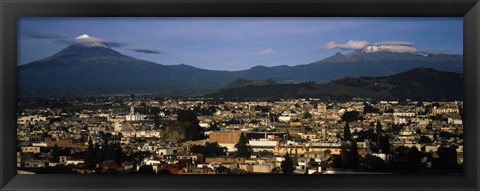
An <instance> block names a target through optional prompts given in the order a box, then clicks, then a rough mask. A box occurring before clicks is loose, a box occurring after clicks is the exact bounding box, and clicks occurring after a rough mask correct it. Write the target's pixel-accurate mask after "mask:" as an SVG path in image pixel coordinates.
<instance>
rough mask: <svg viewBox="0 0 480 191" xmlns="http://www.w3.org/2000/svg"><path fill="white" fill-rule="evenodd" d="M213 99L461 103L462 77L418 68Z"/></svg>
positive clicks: (236, 91)
mask: <svg viewBox="0 0 480 191" xmlns="http://www.w3.org/2000/svg"><path fill="white" fill-rule="evenodd" d="M207 96H211V97H223V98H235V99H239V98H240V99H277V98H314V97H315V98H322V99H327V100H351V99H353V98H364V99H374V100H380V99H387V100H389V99H415V100H433V101H443V100H462V99H463V76H462V75H461V74H457V73H451V72H442V71H438V70H435V69H431V68H415V69H412V70H409V71H406V72H402V73H398V74H394V75H390V76H383V77H357V78H352V77H347V78H342V79H339V80H335V81H332V82H330V83H326V84H314V83H301V84H278V85H268V86H262V87H258V86H247V87H239V88H232V89H223V90H221V91H219V92H217V93H213V94H209V95H207Z"/></svg>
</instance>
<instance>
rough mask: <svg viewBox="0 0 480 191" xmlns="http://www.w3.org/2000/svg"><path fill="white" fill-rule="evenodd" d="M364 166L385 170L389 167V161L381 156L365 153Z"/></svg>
mask: <svg viewBox="0 0 480 191" xmlns="http://www.w3.org/2000/svg"><path fill="white" fill-rule="evenodd" d="M361 161H362V162H361V166H362V168H366V169H371V170H376V171H383V170H386V169H387V167H388V166H387V163H386V162H385V161H384V160H383V159H381V158H380V157H377V156H373V155H370V154H367V155H365V158H362V160H361Z"/></svg>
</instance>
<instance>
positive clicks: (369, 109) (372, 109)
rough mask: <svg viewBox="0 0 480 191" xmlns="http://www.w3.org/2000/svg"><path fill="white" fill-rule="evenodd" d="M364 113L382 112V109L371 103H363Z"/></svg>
mask: <svg viewBox="0 0 480 191" xmlns="http://www.w3.org/2000/svg"><path fill="white" fill-rule="evenodd" d="M363 113H364V114H367V113H380V109H378V108H376V107H373V106H372V105H370V104H369V103H366V102H365V103H364V104H363Z"/></svg>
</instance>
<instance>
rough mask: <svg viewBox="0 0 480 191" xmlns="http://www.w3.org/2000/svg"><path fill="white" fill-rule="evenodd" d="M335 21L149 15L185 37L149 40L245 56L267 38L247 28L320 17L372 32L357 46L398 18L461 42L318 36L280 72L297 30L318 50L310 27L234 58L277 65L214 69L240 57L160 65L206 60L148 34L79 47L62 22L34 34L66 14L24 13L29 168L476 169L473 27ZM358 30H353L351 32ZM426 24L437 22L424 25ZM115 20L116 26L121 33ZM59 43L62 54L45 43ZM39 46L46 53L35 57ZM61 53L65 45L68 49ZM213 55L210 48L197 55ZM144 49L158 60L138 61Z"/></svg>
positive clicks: (22, 137) (22, 149)
mask: <svg viewBox="0 0 480 191" xmlns="http://www.w3.org/2000/svg"><path fill="white" fill-rule="evenodd" d="M336 19H337V20H335V19H333V18H330V19H324V20H321V19H319V20H314V19H313V20H312V19H305V20H302V19H285V20H281V19H280V20H279V19H271V20H268V19H264V20H258V21H257V20H254V19H251V18H250V19H247V18H244V19H238V20H229V19H220V20H215V19H211V18H210V20H209V19H204V20H201V19H200V20H198V19H192V18H182V19H180V18H175V19H172V20H169V19H163V20H162V19H159V20H155V19H153V20H149V19H146V20H145V22H155V23H157V24H162V23H167V24H171V26H172V28H173V29H171V30H172V31H173V32H171V31H168V30H167V29H165V31H162V32H160V33H158V34H157V33H148V34H147V33H146V34H145V38H148V39H151V38H152V37H153V36H148V35H154V36H158V35H159V34H160V35H169V38H176V36H175V35H180V36H181V39H188V40H189V42H191V43H192V45H191V46H190V45H188V46H187V45H185V44H184V43H183V41H181V40H178V41H176V42H178V44H180V45H182V46H185V47H195V46H199V47H200V46H204V45H205V44H206V42H203V41H202V40H207V41H209V42H208V43H210V44H208V45H205V46H208V49H212V50H213V49H215V47H217V46H221V45H219V44H218V43H220V42H222V43H223V42H224V41H223V40H225V39H223V38H226V39H228V40H229V41H225V43H227V44H229V45H228V46H231V47H236V48H238V49H242V50H243V49H248V48H245V47H244V45H243V42H242V43H240V44H242V45H238V44H236V41H230V40H231V39H232V38H234V37H235V38H238V39H236V40H239V39H248V40H249V39H250V38H251V39H255V38H256V36H255V35H258V34H248V33H242V31H244V30H247V29H248V30H252V29H264V30H267V32H270V31H268V30H270V29H266V28H263V27H265V25H270V24H271V26H268V27H271V29H272V30H277V29H278V27H281V26H282V27H283V25H291V26H304V24H305V23H306V25H305V26H307V25H308V26H310V24H312V23H310V22H319V23H322V24H324V25H321V26H325V25H332V27H333V28H339V30H341V31H344V30H346V29H345V27H359V29H358V31H356V33H354V32H353V31H349V32H351V33H352V36H350V38H357V39H358V38H361V36H362V35H361V33H362V32H359V31H360V29H362V31H365V34H367V33H370V32H372V31H371V30H373V29H371V28H370V27H369V26H372V25H373V26H379V27H378V28H375V30H378V31H380V30H385V29H386V28H391V27H392V26H394V25H393V24H392V23H395V22H397V23H403V24H405V23H407V24H409V25H408V26H411V27H413V26H415V27H420V26H421V27H425V28H423V30H426V31H428V30H431V31H437V32H438V33H436V34H435V35H431V36H428V37H425V36H421V38H430V39H428V40H429V41H428V40H426V42H427V41H428V42H433V41H434V40H436V38H438V39H443V40H445V41H447V38H452V39H448V40H449V41H448V43H446V44H448V46H445V47H444V48H446V47H450V48H448V49H449V51H448V52H447V51H444V50H434V49H429V48H428V47H422V46H427V45H428V43H427V45H421V44H420V43H419V44H417V43H414V42H413V41H400V40H398V39H402V38H405V39H409V38H411V39H414V38H413V37H411V36H415V34H416V32H418V31H417V30H411V27H410V28H409V27H407V26H404V27H406V28H408V30H407V31H412V32H411V34H410V33H408V34H406V33H405V32H404V31H403V32H402V29H397V30H398V32H390V33H391V35H393V36H395V37H388V38H390V39H387V40H385V38H387V37H384V38H383V40H382V39H380V40H374V39H369V40H348V41H342V42H346V43H342V42H340V41H339V42H337V41H327V40H326V39H323V40H322V39H316V38H317V37H315V39H316V40H317V41H319V44H318V45H317V47H316V49H315V48H313V50H316V51H318V52H323V53H322V54H325V55H324V56H320V57H318V58H313V59H312V60H311V61H310V64H305V62H306V63H308V62H307V61H303V60H301V59H297V58H294V59H293V60H298V64H287V65H282V63H278V64H277V62H278V59H281V60H289V59H291V57H290V56H288V55H280V54H283V53H285V52H283V53H282V51H281V50H280V48H278V47H275V45H273V44H274V43H273V42H278V41H279V40H278V39H279V38H280V39H284V38H285V35H290V36H289V37H290V38H298V39H296V40H298V43H293V42H288V43H291V44H292V46H294V47H293V48H297V49H299V48H298V47H295V46H296V44H299V45H298V46H299V47H301V48H304V47H308V46H307V44H309V43H311V41H312V39H307V38H310V37H309V36H310V33H309V32H308V31H312V33H317V32H318V31H328V30H327V29H326V28H319V29H317V28H309V29H308V30H307V29H306V31H300V32H298V31H287V32H285V31H284V32H285V33H282V32H279V34H278V35H273V36H275V37H276V38H273V37H272V41H268V40H265V42H263V44H268V43H270V45H268V46H265V47H264V48H263V49H259V50H256V51H253V52H252V54H250V55H247V56H245V55H241V58H240V57H239V58H238V59H236V57H235V55H236V54H227V53H225V54H226V56H227V57H228V58H229V59H230V60H238V61H240V62H244V63H249V62H255V61H257V60H256V59H258V60H259V61H262V63H264V65H260V64H258V65H253V66H246V67H247V68H238V67H244V66H243V65H241V64H233V65H231V66H228V65H225V66H223V67H226V68H218V69H215V68H216V67H217V66H215V62H217V61H221V62H228V61H226V60H222V59H223V56H225V55H218V58H217V57H215V56H212V57H211V60H208V59H207V58H205V59H204V58H203V57H202V58H201V59H198V63H203V62H205V63H209V64H211V65H208V64H205V65H203V67H202V66H197V65H194V64H192V65H187V64H183V63H181V64H157V62H158V63H162V62H163V63H168V62H172V63H178V62H177V61H178V60H183V59H185V60H189V59H190V58H192V57H194V54H196V53H195V52H192V53H190V52H184V53H182V54H180V53H176V52H175V50H176V49H175V48H171V49H168V48H165V47H162V46H158V47H155V48H152V47H149V48H138V46H136V47H137V48H131V46H135V44H133V43H134V42H142V39H141V38H137V39H135V40H132V41H129V42H117V40H115V39H113V38H114V37H113V36H112V37H111V38H112V39H111V40H101V39H100V38H98V37H94V36H92V35H91V34H84V33H80V34H76V37H75V38H73V40H66V36H67V35H65V34H66V33H68V31H70V30H66V29H63V28H62V27H57V29H55V30H57V31H48V32H41V33H40V32H38V31H37V32H33V31H36V26H40V25H38V24H45V25H49V26H50V25H55V23H53V22H52V21H55V19H53V20H52V19H51V18H45V19H43V20H42V19H28V18H26V19H25V18H24V20H22V21H21V22H20V26H21V27H24V28H22V29H25V30H23V32H22V33H21V34H20V52H21V55H23V58H21V60H25V61H20V63H19V64H18V72H19V87H18V93H19V96H20V97H19V99H18V102H17V143H18V145H17V156H16V157H17V173H18V174H124V175H127V174H298V175H328V174H412V173H421V174H458V173H463V162H464V161H463V75H462V71H463V58H462V55H461V51H462V49H461V47H462V44H461V42H462V38H461V34H462V28H461V27H457V29H455V30H454V31H450V29H448V30H446V29H445V30H443V29H444V28H445V27H448V26H458V25H457V24H458V23H461V18H460V19H457V20H456V19H448V18H445V19H443V20H442V19H438V20H429V19H425V20H421V19H419V20H415V19H404V20H402V19H400V20H398V19H397V20H395V19H392V18H390V20H389V19H388V18H384V19H364V20H357V22H356V24H355V25H354V24H352V23H350V21H351V19H350V20H349V19H348V18H347V19H339V18H336ZM57 20H58V21H60V22H58V23H59V24H58V26H63V25H65V26H66V24H71V28H72V29H84V30H90V31H87V32H89V33H90V32H92V31H93V33H95V31H96V30H98V33H101V31H105V30H107V29H110V28H112V29H111V30H115V29H118V28H115V27H120V28H121V27H126V26H129V27H131V26H132V25H136V24H137V23H140V25H142V22H143V20H142V22H140V21H136V20H128V19H124V20H125V21H124V20H122V18H119V19H117V20H115V19H112V20H108V19H106V20H101V19H99V20H98V21H95V19H93V20H94V21H95V22H93V21H92V22H86V21H85V20H81V19H80V20H78V18H77V19H71V20H69V19H67V18H63V19H57ZM265 20H266V21H265ZM332 20H333V21H338V22H333V23H331V21H332ZM385 21H389V22H385ZM117 22H124V23H122V24H119V23H117ZM345 22H349V24H348V25H343V24H344V23H345ZM422 22H427V23H428V22H429V23H433V24H430V25H413V24H416V23H422ZM62 23H63V24H62ZM82 23H83V24H84V23H88V25H87V26H82ZM109 23H115V25H112V26H115V27H112V26H110V28H109V27H108V26H107V25H108V24H109ZM197 23H200V24H199V25H196V24H197ZM232 23H233V24H232ZM259 23H260V24H259ZM412 23H413V24H412ZM143 24H145V23H143ZM177 24H178V26H177ZM182 24H191V25H188V26H195V27H197V28H196V29H198V30H197V31H198V32H199V33H200V34H202V32H203V31H204V30H207V29H211V28H212V27H213V28H216V29H218V31H215V32H213V33H216V34H217V35H216V37H215V38H212V39H210V36H202V37H201V38H199V39H196V37H195V35H193V34H192V35H191V36H186V37H185V35H186V33H187V32H185V31H181V30H178V29H176V28H175V27H180V28H181V29H185V28H184V27H185V25H182ZM257 24H258V25H257ZM317 24H318V23H317ZM380 24H381V25H380ZM410 24H412V25H410ZM103 25H105V26H103ZM357 25H358V26H357ZM65 26H63V27H64V28H65ZM148 26H150V25H148ZM152 26H153V25H152ZM395 26H396V25H395ZM76 27H79V28H76ZM82 27H83V28H82ZM203 27H205V28H203ZM256 27H259V28H256ZM382 27H383V28H382ZM245 28H246V29H245ZM162 29H163V28H162ZM439 29H442V30H439ZM125 30H128V29H125ZM152 30H153V28H152ZM419 30H420V29H419ZM107 31H108V30H107ZM175 31H179V32H178V33H179V34H177V33H175ZM207 31H208V30H207ZM236 31H237V32H238V33H241V34H237V33H235V32H236ZM259 31H260V30H259ZM262 31H263V30H262ZM110 32H111V31H110ZM230 33H234V34H233V35H230ZM265 33H266V32H265ZM299 33H300V34H302V35H303V36H302V35H299ZM336 33H338V32H336V31H333V32H331V35H335V34H336ZM390 33H389V34H390ZM206 34H208V33H206ZM220 34H229V35H225V36H222V35H220ZM355 35H360V36H355ZM133 36H135V35H132V38H133ZM207 37H208V38H207ZM240 37H242V38H240ZM312 37H313V36H312ZM457 37H458V38H457ZM179 38H180V37H179ZM205 38H207V39H205ZM304 38H305V39H307V40H305V39H304ZM322 38H324V37H322ZM302 39H303V40H305V41H303V40H302ZM411 39H409V40H411ZM419 39H420V38H419ZM458 39H459V40H458ZM457 40H458V42H459V44H456V43H457ZM46 41H50V42H51V43H52V45H51V46H47V45H45V43H46ZM239 41H240V40H239ZM300 41H301V42H302V43H300ZM28 42H30V43H28ZM59 42H62V43H60V44H59ZM160 42H164V43H165V44H168V41H166V40H165V41H160ZM196 42H198V43H200V44H198V45H197V44H195V43H196ZM452 42H455V43H452ZM46 44H48V43H46ZM37 45H38V46H39V47H42V48H40V49H35V47H36V46H37ZM257 45H258V44H257ZM57 46H58V47H60V49H55V47H57ZM172 46H173V45H172ZM431 46H433V47H442V46H441V45H437V44H432V45H431ZM43 47H44V48H43ZM279 47H281V46H279ZM319 47H320V48H319ZM452 47H453V48H452ZM47 49H52V51H48V50H47ZM167 49H168V50H167ZM186 49H188V48H186ZM203 49H206V47H201V48H200V49H198V51H202V50H203ZM35 50H38V51H37V52H35V53H33V52H32V51H35ZM22 51H23V53H22ZM128 51H131V52H130V53H129V52H128ZM218 51H222V50H218ZM332 51H333V52H332ZM42 52H43V53H42ZM213 52H215V51H213ZM312 52H313V53H312ZM40 53H41V54H40ZM37 54H38V55H37ZM142 54H146V55H148V56H146V57H141V56H140V57H139V55H142ZM204 54H205V55H208V54H210V53H209V52H204ZM285 54H287V53H285ZM294 54H300V53H299V52H295V53H294ZM301 54H303V55H302V57H304V58H308V57H310V56H313V55H316V54H317V53H316V52H315V51H311V50H306V51H304V52H303V53H301ZM311 54H313V55H311ZM152 55H155V56H159V57H162V56H165V58H164V59H163V60H162V58H156V57H151V56H152ZM265 56H267V57H268V56H271V57H275V56H278V57H279V58H278V59H271V58H265ZM282 56H284V57H282ZM37 57H38V58H37ZM244 57H251V58H244ZM254 57H259V58H254ZM40 58H41V59H40ZM152 58H153V60H152ZM208 58H210V57H208ZM155 59H160V61H159V60H155ZM191 61H192V60H190V61H189V62H191ZM22 62H24V63H22ZM302 62H303V63H302Z"/></svg>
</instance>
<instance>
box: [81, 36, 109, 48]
mask: <svg viewBox="0 0 480 191" xmlns="http://www.w3.org/2000/svg"><path fill="white" fill-rule="evenodd" d="M74 46H75V47H81V48H109V47H108V46H107V45H105V44H103V43H102V41H101V40H100V39H98V38H95V37H92V36H89V35H88V34H82V35H80V36H77V37H76V38H75V44H74Z"/></svg>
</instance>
